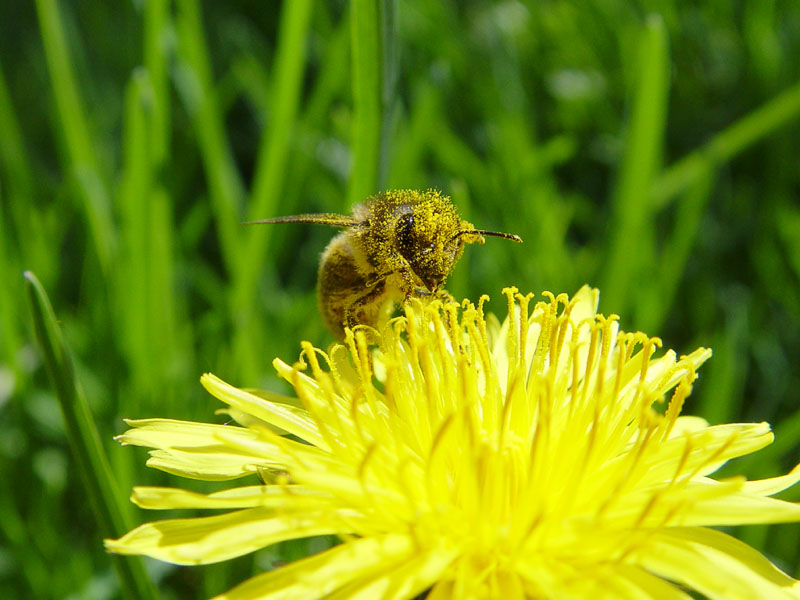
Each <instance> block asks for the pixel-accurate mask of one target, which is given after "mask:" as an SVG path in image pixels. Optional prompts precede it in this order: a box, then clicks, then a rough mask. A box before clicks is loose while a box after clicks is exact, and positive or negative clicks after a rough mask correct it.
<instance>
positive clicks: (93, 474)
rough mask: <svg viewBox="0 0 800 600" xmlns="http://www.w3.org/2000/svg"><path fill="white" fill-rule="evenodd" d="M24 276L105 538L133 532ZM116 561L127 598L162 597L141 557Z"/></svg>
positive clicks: (50, 322) (47, 317)
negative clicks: (129, 530) (128, 531)
mask: <svg viewBox="0 0 800 600" xmlns="http://www.w3.org/2000/svg"><path fill="white" fill-rule="evenodd" d="M24 277H25V280H26V287H27V292H28V301H29V304H30V311H31V316H32V317H33V326H34V331H35V333H36V340H37V342H38V344H39V349H40V350H41V353H42V357H43V359H44V363H45V367H46V369H47V372H48V375H49V377H50V381H51V382H52V385H53V388H54V389H55V392H56V395H57V396H58V400H59V403H60V405H61V412H62V415H63V417H64V422H65V426H66V430H67V437H68V438H69V444H70V448H71V449H72V455H73V458H74V460H75V462H76V463H77V465H78V472H79V473H80V475H81V480H82V481H83V484H84V486H85V488H86V493H87V495H88V497H89V501H90V503H91V505H92V508H93V512H94V514H95V516H96V518H97V523H98V525H99V529H100V533H101V534H102V535H104V536H119V535H121V534H122V533H124V532H125V531H127V530H128V529H130V523H129V520H128V518H127V510H126V509H127V504H126V503H124V501H123V500H122V496H121V494H120V493H119V492H118V491H117V486H116V482H115V481H114V476H113V474H112V472H111V468H110V467H109V462H108V457H107V456H106V453H105V449H104V448H103V444H102V443H101V441H100V436H99V434H98V433H97V427H96V425H95V423H94V420H93V418H92V415H91V413H90V411H89V407H88V404H87V403H86V398H85V397H84V396H83V392H82V391H81V389H80V386H79V385H78V382H77V381H76V380H75V370H74V367H73V364H72V358H71V356H70V353H69V350H68V348H67V346H66V344H65V342H64V339H63V337H62V335H61V330H60V329H59V327H58V324H57V322H56V318H55V314H54V313H53V308H52V306H51V305H50V300H49V298H48V297H47V294H46V292H45V291H44V288H43V287H42V286H41V284H40V283H39V280H38V279H37V278H36V276H35V275H34V274H33V273H31V272H30V271H26V272H25V274H24ZM112 560H113V562H114V566H115V568H116V571H117V574H118V576H119V579H120V587H121V589H122V592H123V594H124V595H125V596H126V597H128V598H135V599H147V598H150V599H155V598H158V594H157V592H156V590H155V587H154V586H153V584H152V582H151V581H150V578H149V577H148V575H147V573H146V571H145V569H144V563H143V562H142V560H141V559H140V558H138V557H137V558H135V559H131V558H129V557H122V556H112Z"/></svg>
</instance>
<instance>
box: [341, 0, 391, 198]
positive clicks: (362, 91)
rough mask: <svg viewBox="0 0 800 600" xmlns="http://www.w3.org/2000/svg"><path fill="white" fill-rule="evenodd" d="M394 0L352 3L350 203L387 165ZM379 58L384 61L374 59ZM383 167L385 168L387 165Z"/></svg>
mask: <svg viewBox="0 0 800 600" xmlns="http://www.w3.org/2000/svg"><path fill="white" fill-rule="evenodd" d="M393 14H394V4H393V2H391V0H384V1H382V0H355V1H354V2H352V3H351V4H350V23H351V49H352V71H353V76H352V78H353V137H352V157H353V159H352V160H353V163H352V169H351V171H350V186H349V189H348V194H347V198H348V201H349V204H350V206H352V205H353V204H355V203H357V202H360V201H362V200H363V199H364V198H366V197H367V196H369V195H371V194H374V193H375V192H376V191H378V190H379V189H380V186H382V185H383V184H384V179H385V173H386V168H385V166H386V165H388V158H387V156H386V155H387V153H388V135H389V131H388V129H389V128H388V119H389V115H388V103H389V102H390V99H391V96H392V93H391V79H392V78H391V77H390V73H392V72H393V71H392V70H391V65H390V61H391V60H393V52H392V39H393V35H394V34H393V32H392V28H393V25H394V18H393ZM376 56H379V57H381V59H382V60H380V61H379V60H375V57H376ZM382 165H383V166H382Z"/></svg>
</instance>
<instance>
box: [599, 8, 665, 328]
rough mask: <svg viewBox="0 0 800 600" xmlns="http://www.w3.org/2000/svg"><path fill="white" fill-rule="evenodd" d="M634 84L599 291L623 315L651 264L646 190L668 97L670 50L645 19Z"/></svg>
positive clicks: (654, 23) (656, 21)
mask: <svg viewBox="0 0 800 600" xmlns="http://www.w3.org/2000/svg"><path fill="white" fill-rule="evenodd" d="M640 56H641V60H640V63H639V68H638V70H637V72H638V83H637V88H636V91H635V97H634V99H633V108H632V114H631V120H630V125H629V127H630V129H629V131H628V134H627V138H626V143H625V148H626V151H625V157H624V159H623V163H622V167H621V172H620V174H619V182H618V184H617V189H616V192H615V194H614V197H613V199H612V204H613V209H612V210H613V216H612V220H611V225H610V231H611V240H610V245H609V250H608V259H607V261H606V263H607V271H606V273H605V280H604V282H603V285H601V286H600V289H602V290H603V295H604V299H603V303H604V305H605V306H609V307H611V306H613V307H614V312H618V313H620V314H624V313H625V312H626V309H627V307H628V306H629V305H630V299H631V297H632V294H631V292H630V289H629V287H630V286H632V285H633V283H634V282H635V280H636V277H637V275H638V274H640V273H642V272H643V271H644V270H645V269H646V268H647V267H648V266H649V265H648V264H646V261H648V260H649V261H652V260H653V258H654V257H653V255H652V243H653V240H652V229H653V228H652V225H651V219H652V217H653V211H654V207H653V204H652V202H651V201H650V199H649V194H648V192H649V190H650V189H651V188H652V184H653V179H654V178H655V175H656V173H657V169H658V167H659V163H660V160H661V149H662V144H663V137H664V127H665V124H666V120H667V96H668V93H669V50H668V47H667V33H666V30H665V27H664V23H663V21H662V20H661V18H660V17H658V16H652V17H650V18H649V19H648V20H647V23H646V25H645V28H644V31H643V32H642V38H641V41H640Z"/></svg>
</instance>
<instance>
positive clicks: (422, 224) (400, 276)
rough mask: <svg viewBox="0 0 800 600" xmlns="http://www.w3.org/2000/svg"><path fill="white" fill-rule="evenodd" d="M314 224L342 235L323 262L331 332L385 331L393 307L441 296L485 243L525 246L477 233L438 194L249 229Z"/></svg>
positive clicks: (380, 197)
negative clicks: (469, 253)
mask: <svg viewBox="0 0 800 600" xmlns="http://www.w3.org/2000/svg"><path fill="white" fill-rule="evenodd" d="M263 223H270V224H271V223H311V224H315V225H332V226H334V227H342V228H344V231H342V232H341V233H339V234H338V235H336V236H335V237H334V238H333V239H332V240H331V242H330V243H329V244H328V246H327V247H326V248H325V251H324V252H323V253H322V258H321V259H320V264H319V272H318V275H317V297H318V301H319V309H320V313H321V314H322V317H323V319H324V321H325V324H326V326H327V327H328V329H329V330H330V331H331V333H333V334H334V335H335V336H336V337H338V338H340V339H343V338H344V333H345V332H344V328H345V327H351V328H352V327H354V326H355V325H359V324H361V325H368V326H370V327H379V326H380V325H382V324H383V323H385V322H386V320H387V319H388V318H389V317H390V316H391V314H392V311H393V310H394V307H395V306H396V305H397V304H399V303H400V302H402V301H404V300H407V299H409V298H411V297H425V296H437V295H440V294H442V293H445V294H446V292H444V289H443V287H442V286H443V285H444V282H445V280H446V279H447V277H448V275H450V273H451V272H452V271H453V268H454V267H455V265H456V263H457V262H458V259H459V258H461V255H462V254H463V252H464V246H465V244H483V243H484V241H485V240H484V236H493V237H501V238H505V239H508V240H512V241H515V242H521V241H522V239H520V237H519V236H517V235H513V234H510V233H500V232H496V231H485V230H482V229H475V227H474V226H473V225H472V223H469V222H467V221H465V220H463V219H461V217H460V216H459V215H458V212H457V211H456V208H455V206H454V205H453V203H452V202H451V201H450V198H449V197H448V196H443V195H442V194H441V193H440V192H438V191H436V190H428V191H426V192H419V191H416V190H392V191H387V192H383V193H380V194H377V195H375V196H371V197H369V198H367V200H366V201H364V202H363V203H361V204H358V205H356V206H355V207H354V209H353V214H352V215H340V214H335V213H319V214H304V215H294V216H289V217H276V218H272V219H263V220H259V221H249V222H247V223H246V224H247V225H252V224H263Z"/></svg>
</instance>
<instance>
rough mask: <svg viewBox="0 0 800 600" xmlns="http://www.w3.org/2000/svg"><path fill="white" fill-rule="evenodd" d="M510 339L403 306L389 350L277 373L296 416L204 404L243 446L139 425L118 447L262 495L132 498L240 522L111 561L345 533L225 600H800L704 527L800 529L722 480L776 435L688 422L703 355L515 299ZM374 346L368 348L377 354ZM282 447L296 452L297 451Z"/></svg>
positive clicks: (468, 317)
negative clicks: (224, 416)
mask: <svg viewBox="0 0 800 600" xmlns="http://www.w3.org/2000/svg"><path fill="white" fill-rule="evenodd" d="M504 293H505V294H506V296H507V299H508V313H509V314H508V318H507V319H506V320H505V321H504V322H503V324H502V325H500V323H499V322H498V321H497V320H496V319H494V318H493V317H492V316H491V315H489V316H485V315H484V312H483V304H484V299H483V298H482V299H481V301H480V302H479V303H478V305H477V306H475V305H473V304H471V303H469V302H464V303H463V304H462V305H461V306H460V307H459V306H458V305H456V304H454V303H446V304H444V305H442V304H440V303H439V302H438V301H437V302H431V303H428V304H426V305H423V304H422V303H419V302H415V301H412V302H410V303H407V304H406V305H405V316H404V317H402V318H399V319H396V320H394V321H392V322H391V323H390V325H389V326H387V327H386V329H385V330H384V331H383V332H381V334H380V335H377V334H376V333H374V332H371V331H367V330H365V329H357V330H356V331H355V333H353V332H349V333H348V337H347V340H346V342H345V345H343V346H342V345H337V346H334V347H333V348H332V349H331V351H330V352H329V353H327V354H326V353H324V352H322V351H320V350H318V349H315V348H313V347H312V346H311V345H310V344H308V343H304V344H303V351H302V354H301V356H300V361H299V362H298V363H297V364H295V365H294V366H290V365H288V364H286V363H284V362H282V361H280V360H276V361H275V363H274V364H275V367H276V369H277V371H278V373H279V374H280V376H281V377H283V378H284V379H286V380H287V381H288V382H289V383H291V384H292V386H293V387H294V389H295V392H296V394H297V398H289V397H282V396H278V395H276V394H272V393H267V392H260V391H252V390H242V389H237V388H235V387H232V386H230V385H228V384H227V383H225V382H223V381H221V380H220V379H218V378H217V377H215V376H213V375H208V374H207V375H204V376H203V377H202V383H203V385H204V386H205V387H206V388H207V389H208V391H209V392H210V393H211V394H213V395H214V396H216V397H217V398H219V399H220V400H222V401H223V402H224V403H226V404H227V405H228V409H227V412H228V413H229V414H230V415H231V416H232V417H233V418H234V419H235V420H236V421H237V422H238V423H239V424H240V425H241V426H231V425H212V424H203V423H191V422H180V421H169V420H155V419H153V420H142V421H132V422H131V423H130V424H131V425H132V426H133V429H131V430H130V431H128V432H127V433H125V434H124V435H122V436H120V440H121V441H122V442H123V443H128V444H137V445H143V446H149V447H151V448H153V450H152V451H151V457H150V459H149V461H148V464H150V465H151V466H154V467H157V468H160V469H163V470H165V471H169V472H171V473H176V474H179V475H183V476H186V477H190V478H198V479H212V480H214V479H215V480H224V479H235V478H238V477H244V476H247V475H252V474H258V475H260V477H261V480H262V484H259V485H248V486H244V487H235V488H232V489H229V490H226V491H223V492H217V493H212V494H208V495H203V494H198V493H193V492H190V491H186V490H182V489H168V488H136V489H135V491H134V495H133V500H134V501H135V502H136V503H137V504H139V505H140V506H143V507H147V508H216V509H233V510H231V512H227V513H223V514H219V515H215V516H210V517H202V518H190V519H176V520H165V521H159V522H154V523H148V524H145V525H142V526H141V527H138V528H137V529H134V530H133V531H131V532H130V533H128V534H127V535H125V536H123V537H122V538H120V539H119V540H109V541H107V546H108V548H109V549H110V550H111V551H114V552H121V553H132V554H134V553H135V554H146V555H149V556H153V557H155V558H159V559H162V560H165V561H170V562H174V563H178V564H199V563H210V562H216V561H221V560H225V559H228V558H231V557H234V556H239V555H242V554H245V553H248V552H252V551H254V550H257V549H259V548H262V547H265V546H268V545H270V544H273V543H275V542H279V541H282V540H288V539H296V538H303V537H309V536H317V535H323V534H335V535H338V536H339V537H340V538H341V539H342V543H341V544H340V545H338V546H335V547H333V548H331V549H329V550H326V551H324V552H321V553H319V554H316V555H314V556H310V557H308V558H305V559H302V560H298V561H296V562H294V563H291V564H289V565H286V566H283V567H280V568H278V569H275V570H273V571H269V572H266V573H263V574H260V575H257V576H255V577H253V578H252V579H250V580H248V581H246V582H244V583H243V584H241V585H240V586H238V587H236V588H234V589H233V590H231V591H229V592H228V593H226V594H224V595H223V597H224V598H232V599H233V598H235V599H240V598H241V599H254V598H321V597H326V598H327V597H332V598H333V597H335V598H350V597H352V598H398V599H400V598H413V597H414V596H416V595H417V594H420V593H421V592H425V591H426V590H430V592H429V595H428V598H462V597H463V598H500V597H504V598H509V599H511V598H583V597H591V598H601V597H608V598H690V596H689V595H688V594H687V593H686V592H684V591H683V589H684V588H688V589H690V590H695V591H697V592H700V593H702V594H704V595H706V596H708V597H711V598H754V597H784V596H785V597H800V582H797V581H795V580H794V579H792V578H790V577H789V576H787V575H785V574H784V573H782V572H781V571H779V570H778V569H777V568H776V567H774V566H773V565H772V564H771V563H770V562H769V561H767V559H766V558H764V557H763V556H761V555H760V554H759V553H758V552H756V551H755V550H753V549H752V548H750V547H749V546H747V545H745V544H744V543H742V542H739V541H737V540H736V539H735V538H733V537H731V536H729V535H727V534H724V533H721V532H719V531H717V530H714V529H710V527H713V526H722V525H737V524H746V523H767V522H780V521H797V520H800V506H798V505H796V504H792V503H789V502H785V501H781V500H777V499H774V498H771V497H770V496H771V495H773V494H775V493H777V492H779V491H781V490H783V489H785V488H787V487H789V486H790V485H792V484H794V483H795V482H796V481H798V480H799V479H800V469H795V470H794V471H792V473H790V474H788V475H785V476H782V477H776V478H773V479H766V480H760V481H745V480H744V479H743V478H735V479H726V480H723V481H718V480H714V479H712V478H710V477H709V476H710V474H712V473H713V472H714V471H716V470H717V469H718V468H719V467H720V466H721V465H722V464H723V463H725V462H726V461H728V460H729V459H731V458H735V457H737V456H742V455H744V454H748V453H751V452H754V451H756V450H758V449H760V448H762V447H764V446H766V445H768V444H769V443H770V442H771V441H772V433H771V431H770V428H769V426H768V425H767V424H766V423H758V424H728V425H717V426H709V424H708V423H707V422H705V421H704V420H703V419H700V418H697V417H684V416H679V415H680V412H681V409H682V407H683V403H684V400H685V399H686V397H687V396H688V395H689V393H690V391H691V387H692V383H693V381H694V380H695V378H696V370H697V368H698V367H699V366H700V365H701V364H702V363H703V362H704V361H705V360H706V359H707V358H708V357H709V356H710V355H711V352H710V351H709V350H706V349H699V350H696V351H694V352H692V353H691V354H689V355H687V356H683V357H680V358H678V357H677V356H676V354H675V353H674V352H672V351H671V350H670V351H667V352H664V353H660V356H658V357H656V352H657V351H658V349H659V347H660V345H661V342H660V340H658V339H657V338H651V337H648V336H646V335H644V334H642V333H623V332H622V331H620V330H619V328H618V325H617V320H616V318H615V317H613V316H612V317H603V316H602V315H598V314H596V307H597V299H598V293H597V291H596V290H591V289H589V288H587V287H584V288H583V289H581V290H580V291H579V292H578V294H577V295H576V297H575V298H573V299H572V300H569V299H568V298H567V297H566V296H565V295H561V296H558V297H554V296H553V295H551V294H544V297H543V300H542V301H540V302H537V303H535V304H534V303H533V302H532V298H531V296H522V295H519V294H517V293H516V290H514V289H507V290H504ZM370 340H372V342H370ZM287 433H288V434H291V436H287V435H286V434H287Z"/></svg>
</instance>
